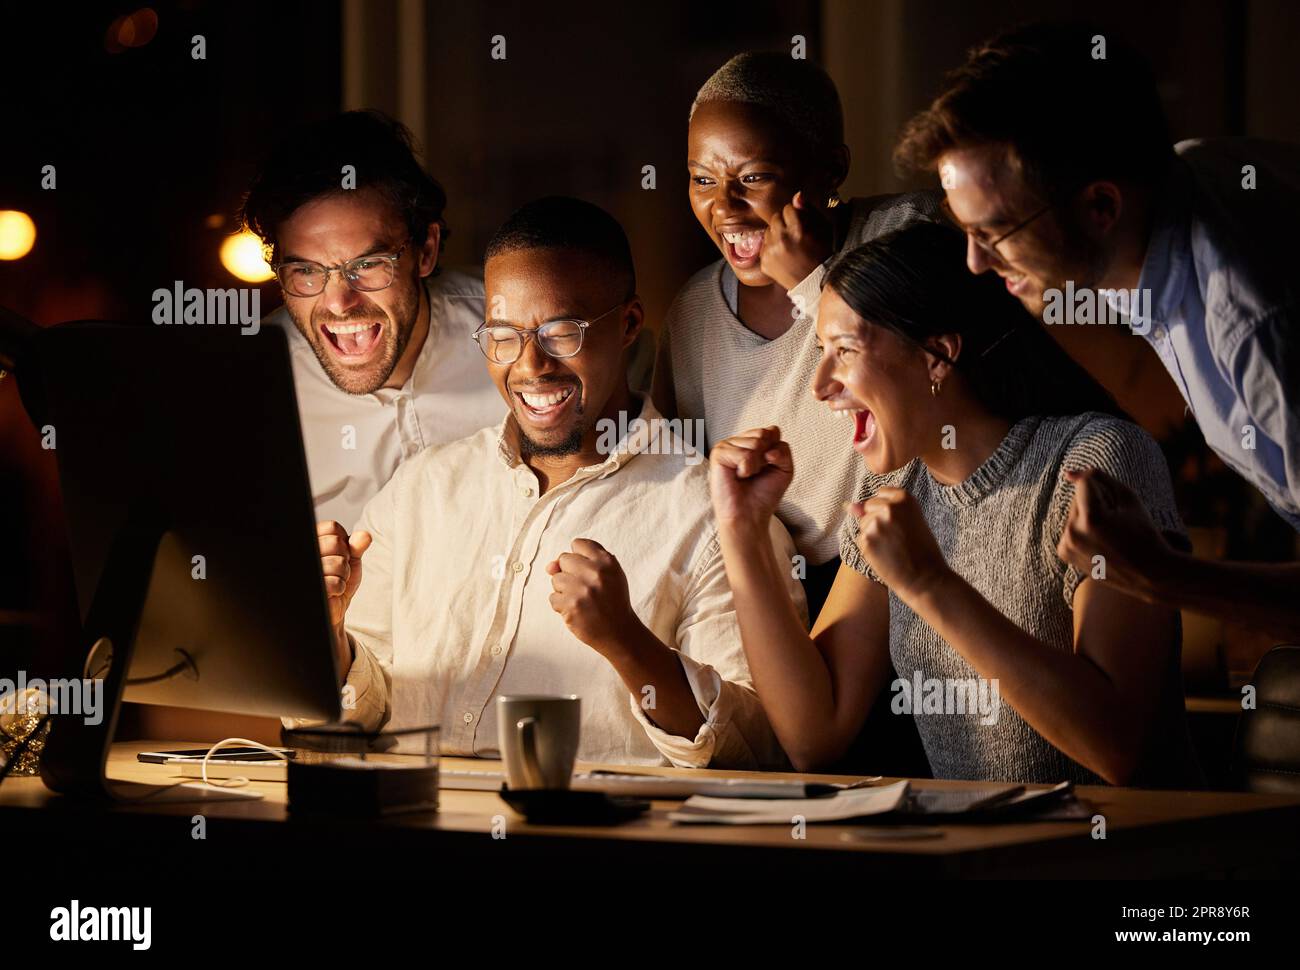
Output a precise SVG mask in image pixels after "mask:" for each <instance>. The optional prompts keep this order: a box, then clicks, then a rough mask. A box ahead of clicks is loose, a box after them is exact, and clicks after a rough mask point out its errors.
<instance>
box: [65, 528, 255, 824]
mask: <svg viewBox="0 0 1300 970" xmlns="http://www.w3.org/2000/svg"><path fill="white" fill-rule="evenodd" d="M165 531H166V530H165V529H164V528H163V527H162V526H161V525H160V524H159V523H158V522H157V521H156V519H154V520H143V521H142V520H139V519H136V520H132V521H128V522H127V523H125V524H124V525H123V526H122V528H121V529H120V530H119V531H118V534H117V536H116V537H115V538H114V540H113V545H112V547H111V548H110V550H109V553H108V557H107V559H106V560H105V563H104V571H103V573H102V574H101V576H100V580H99V585H98V586H97V587H96V588H95V596H94V599H93V600H92V601H91V604H90V610H89V611H88V613H87V616H86V623H85V625H84V626H83V628H82V638H83V639H82V642H83V643H85V642H87V641H89V642H90V643H91V644H93V646H92V647H91V648H90V653H89V654H88V655H87V656H86V659H85V663H84V664H83V666H82V669H81V670H80V671H78V672H76V673H75V674H73V676H74V677H76V678H80V679H82V680H94V679H98V678H101V677H102V678H103V680H104V690H103V693H102V694H101V701H102V703H103V705H104V710H103V711H102V712H100V713H101V716H100V718H99V723H98V724H87V723H86V722H85V719H84V718H83V717H78V716H76V715H73V714H71V713H55V712H53V711H52V712H51V716H50V733H49V739H48V741H47V742H46V745H45V750H44V751H42V752H41V780H42V781H44V782H45V785H46V787H47V788H49V789H50V790H51V791H56V792H59V793H61V794H64V795H69V796H72V797H75V798H83V799H90V800H95V801H117V802H142V803H147V804H158V803H163V802H212V801H233V800H245V799H255V798H261V797H262V796H261V793H259V792H255V791H247V790H244V789H227V788H219V787H214V786H211V785H204V784H203V783H202V782H197V783H196V782H186V783H177V784H171V785H148V784H143V783H141V782H133V781H124V780H120V779H115V778H110V777H109V776H108V754H109V751H110V749H111V747H112V744H113V737H114V735H115V734H116V733H117V722H118V715H119V714H120V713H121V709H122V694H123V691H124V690H125V688H126V684H127V679H126V675H127V672H128V671H129V670H130V669H131V653H132V648H133V645H134V643H135V637H136V633H137V631H138V629H139V626H140V616H141V613H142V611H143V610H144V601H145V596H146V594H147V593H148V590H149V581H150V579H151V578H152V574H153V567H154V560H155V558H156V556H157V553H158V545H159V543H160V542H161V540H162V537H163V534H164V532H165ZM183 656H184V657H185V660H186V661H188V663H180V664H177V666H176V667H174V668H172V670H171V671H169V672H167V674H165V675H168V676H175V675H177V674H179V673H181V672H183V671H184V670H185V669H186V668H187V667H188V668H190V669H192V670H193V671H194V672H195V673H196V674H197V667H194V663H193V660H191V659H189V656H188V655H187V654H185V655H183ZM150 679H154V678H150Z"/></svg>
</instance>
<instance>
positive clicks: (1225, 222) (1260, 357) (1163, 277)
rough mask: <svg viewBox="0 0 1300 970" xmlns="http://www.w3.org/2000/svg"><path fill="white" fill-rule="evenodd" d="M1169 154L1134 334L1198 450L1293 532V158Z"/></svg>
mask: <svg viewBox="0 0 1300 970" xmlns="http://www.w3.org/2000/svg"><path fill="white" fill-rule="evenodd" d="M1176 150H1177V152H1178V154H1179V156H1180V161H1179V171H1178V175H1177V177H1176V178H1175V179H1173V180H1172V182H1171V184H1170V186H1169V188H1168V189H1167V191H1166V192H1165V194H1164V197H1163V200H1162V202H1161V203H1160V205H1159V206H1158V208H1157V213H1156V218H1155V225H1154V228H1153V231H1152V235H1151V239H1150V242H1149V243H1148V246H1147V253H1146V259H1145V262H1144V263H1143V265H1142V274H1141V279H1140V280H1139V283H1138V286H1139V288H1140V289H1146V290H1149V291H1150V293H1151V318H1152V319H1151V320H1150V322H1149V326H1147V327H1146V328H1145V332H1144V333H1143V336H1144V337H1145V338H1146V340H1147V341H1148V342H1149V343H1150V344H1151V346H1152V347H1154V348H1155V351H1156V353H1157V354H1159V356H1160V359H1161V361H1163V362H1164V365H1165V368H1166V369H1167V370H1168V371H1169V374H1170V376H1172V377H1173V379H1174V382H1175V383H1176V384H1177V385H1178V389H1179V390H1180V391H1181V392H1182V395H1183V398H1184V399H1185V400H1186V401H1187V404H1188V407H1189V408H1190V410H1191V413H1192V415H1193V417H1194V418H1195V420H1196V422H1197V424H1198V425H1199V427H1200V429H1201V433H1202V434H1203V435H1204V436H1205V442H1206V444H1208V445H1209V446H1210V447H1211V448H1212V449H1214V451H1215V453H1216V454H1218V455H1219V457H1220V458H1222V459H1223V461H1224V462H1225V463H1226V464H1227V465H1228V466H1229V467H1231V468H1232V469H1234V470H1235V471H1236V472H1238V473H1239V474H1240V475H1242V476H1243V477H1245V478H1246V479H1248V480H1249V481H1250V482H1251V483H1252V484H1254V485H1255V487H1256V488H1258V489H1259V490H1260V491H1261V492H1262V493H1263V495H1264V497H1265V498H1266V499H1267V500H1268V502H1269V504H1270V505H1271V506H1272V507H1273V508H1274V509H1275V510H1276V511H1277V513H1278V514H1279V515H1281V516H1282V518H1284V519H1286V520H1287V522H1289V523H1290V524H1291V525H1292V527H1294V528H1296V529H1300V417H1298V416H1297V413H1298V410H1300V345H1298V344H1297V338H1298V337H1300V331H1298V330H1297V328H1296V326H1295V323H1296V319H1297V315H1298V314H1300V309H1298V304H1297V302H1296V296H1295V294H1296V290H1295V287H1294V285H1293V284H1291V283H1290V282H1289V278H1290V277H1293V276H1295V274H1296V272H1297V268H1300V261H1297V259H1296V255H1295V254H1296V252H1297V250H1298V249H1300V247H1297V245H1296V239H1297V234H1300V223H1297V222H1296V221H1294V216H1293V215H1292V213H1294V212H1295V211H1296V210H1297V209H1300V148H1297V147H1295V146H1288V145H1276V144H1270V143H1268V142H1261V141H1254V140H1247V139H1240V140H1232V141H1227V140H1224V141H1218V142H1205V141H1191V142H1182V143H1180V144H1179V145H1178V146H1177V149H1176ZM1246 165H1250V166H1253V170H1251V171H1243V166H1246ZM1251 177H1253V178H1254V185H1255V187H1254V188H1247V187H1246V185H1248V184H1249V180H1250V178H1251Z"/></svg>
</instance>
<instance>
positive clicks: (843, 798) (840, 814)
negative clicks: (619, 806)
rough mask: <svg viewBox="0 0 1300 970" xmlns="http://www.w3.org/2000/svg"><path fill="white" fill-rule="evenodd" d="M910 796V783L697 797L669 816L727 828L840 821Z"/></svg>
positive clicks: (892, 807)
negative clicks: (799, 794) (800, 794)
mask: <svg viewBox="0 0 1300 970" xmlns="http://www.w3.org/2000/svg"><path fill="white" fill-rule="evenodd" d="M906 797H907V782H905V781H896V782H894V783H893V784H892V785H882V786H881V787H879V788H852V789H847V790H845V791H842V792H838V793H836V794H834V795H831V796H829V797H827V798H776V799H764V800H763V801H754V800H753V799H750V798H715V797H712V796H708V795H693V796H691V797H690V798H688V799H687V800H686V801H684V802H682V807H681V808H679V809H678V810H677V811H675V812H671V813H670V814H669V815H668V818H669V820H670V821H673V822H709V823H721V824H725V825H777V824H780V825H789V824H790V823H791V820H792V819H794V818H795V817H796V816H799V817H801V818H803V819H804V821H807V822H837V821H843V820H844V819H850V818H863V817H864V816H868V815H884V814H885V813H887V812H892V811H895V810H896V809H898V807H899V806H900V805H901V804H902V802H903V800H904V799H905V798H906Z"/></svg>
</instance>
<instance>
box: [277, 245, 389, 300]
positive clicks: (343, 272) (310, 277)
mask: <svg viewBox="0 0 1300 970" xmlns="http://www.w3.org/2000/svg"><path fill="white" fill-rule="evenodd" d="M410 244H411V240H409V239H408V240H406V242H404V243H402V248H401V249H399V250H397V252H395V253H375V254H373V255H370V256H358V257H357V258H356V259H349V260H347V261H346V262H343V263H339V264H338V265H337V266H322V265H321V264H320V263H311V262H300V263H280V264H278V265H277V266H275V267H274V268H275V275H276V277H277V278H278V279H279V280H280V285H281V286H282V287H284V291H285V292H286V293H289V294H291V295H293V296H316V295H318V294H320V293H323V292H324V291H325V287H327V286H329V282H330V276H332V275H333V274H334V273H338V274H339V275H340V276H341V277H342V278H343V281H344V282H345V283H347V285H348V286H350V287H351V288H352V289H354V290H360V291H362V292H364V293H373V292H374V291H375V290H382V289H386V288H387V287H389V286H392V285H393V278H394V277H395V276H396V275H397V261H398V260H399V259H401V258H402V253H403V252H404V251H405V250H406V247H407V246H409V245H410Z"/></svg>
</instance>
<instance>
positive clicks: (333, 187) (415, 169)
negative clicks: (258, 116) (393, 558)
mask: <svg viewBox="0 0 1300 970" xmlns="http://www.w3.org/2000/svg"><path fill="white" fill-rule="evenodd" d="M348 165H350V166H352V167H353V168H354V169H355V171H356V187H355V188H343V187H342V184H341V183H342V179H341V177H340V173H341V172H342V171H343V168H344V166H348ZM445 204H446V196H445V193H444V192H443V190H442V188H441V186H439V185H438V183H437V182H436V181H435V180H434V179H433V178H431V177H430V176H429V175H428V173H426V172H425V171H424V170H423V169H422V168H421V167H420V165H419V163H418V162H417V161H416V159H415V156H414V154H413V152H412V146H411V141H410V135H409V133H408V132H407V131H406V130H405V129H404V128H402V126H401V125H399V124H398V123H396V122H394V121H392V120H391V119H388V118H384V117H383V116H381V115H379V114H378V113H374V112H347V113H345V114H342V115H339V116H337V117H334V118H330V119H328V120H326V121H324V122H320V123H317V124H315V125H313V126H309V127H308V128H306V129H304V130H303V131H300V132H296V133H295V134H294V136H293V137H291V138H289V139H288V140H287V141H286V142H285V144H284V146H283V147H281V148H280V149H278V150H277V151H276V152H275V153H273V154H272V156H271V158H270V159H269V160H268V161H267V163H266V164H265V166H264V167H263V168H262V171H261V172H260V173H259V175H258V176H257V178H256V180H255V181H254V182H253V185H252V187H251V188H250V190H249V192H248V195H247V197H246V199H245V202H244V206H243V213H242V215H243V220H244V223H245V224H246V225H247V226H248V227H249V228H250V229H252V230H253V231H255V232H256V233H257V234H258V235H259V236H260V237H261V239H262V241H263V243H264V244H265V247H266V250H267V252H268V255H269V261H270V262H271V265H272V268H273V269H274V270H275V273H276V277H277V280H278V282H279V284H280V290H281V292H282V294H283V295H284V306H283V307H281V308H280V309H279V310H277V311H276V312H275V313H273V314H271V315H270V316H269V317H268V318H267V319H266V320H265V321H264V322H265V323H270V324H276V325H279V326H281V327H282V328H283V329H284V331H285V332H286V333H287V334H288V337H289V346H290V351H291V355H290V356H291V359H292V361H293V371H294V385H295V389H296V392H297V397H298V411H299V414H300V416H301V420H302V432H303V444H304V446H305V448H306V454H307V463H308V471H309V473H310V477H311V485H312V497H313V500H314V503H315V507H316V514H317V516H318V518H320V519H323V520H337V521H338V522H341V523H344V524H345V525H346V527H348V528H351V526H352V525H353V524H354V523H355V522H356V521H357V518H358V517H359V516H360V514H361V509H362V508H363V507H364V505H365V503H366V502H367V501H369V500H370V499H371V498H372V497H373V496H374V495H375V493H376V492H378V491H379V489H380V488H381V487H382V486H383V485H384V483H385V482H387V481H388V479H389V478H390V477H391V476H392V474H393V472H394V471H396V469H397V467H398V466H399V465H400V464H401V463H402V462H403V461H406V460H407V459H408V458H410V457H411V456H412V455H414V454H416V453H418V452H419V451H421V450H422V449H424V448H426V447H429V446H431V445H437V444H442V443H444V442H448V441H454V440H456V439H457V438H461V437H464V436H465V435H468V434H470V433H472V432H474V431H477V430H478V429H479V428H483V427H487V426H488V425H493V424H496V423H497V422H499V421H500V419H501V415H502V413H503V409H502V406H501V399H500V397H499V396H498V395H497V394H496V391H495V389H494V388H493V386H492V382H491V381H490V380H489V379H488V377H487V375H486V374H484V373H483V366H482V361H481V359H480V358H479V355H478V352H477V351H476V350H475V349H474V348H473V347H472V346H470V342H469V340H468V339H467V338H468V335H469V334H472V333H473V331H474V329H475V328H476V327H477V326H478V325H479V324H480V323H482V321H483V282H482V279H481V278H480V276H479V275H478V274H477V273H473V272H461V271H458V270H452V269H447V268H443V267H441V266H439V256H440V251H441V247H442V243H443V241H444V240H445V239H446V237H447V230H446V225H445V222H444V221H443V216H442V213H443V208H444V206H445Z"/></svg>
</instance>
